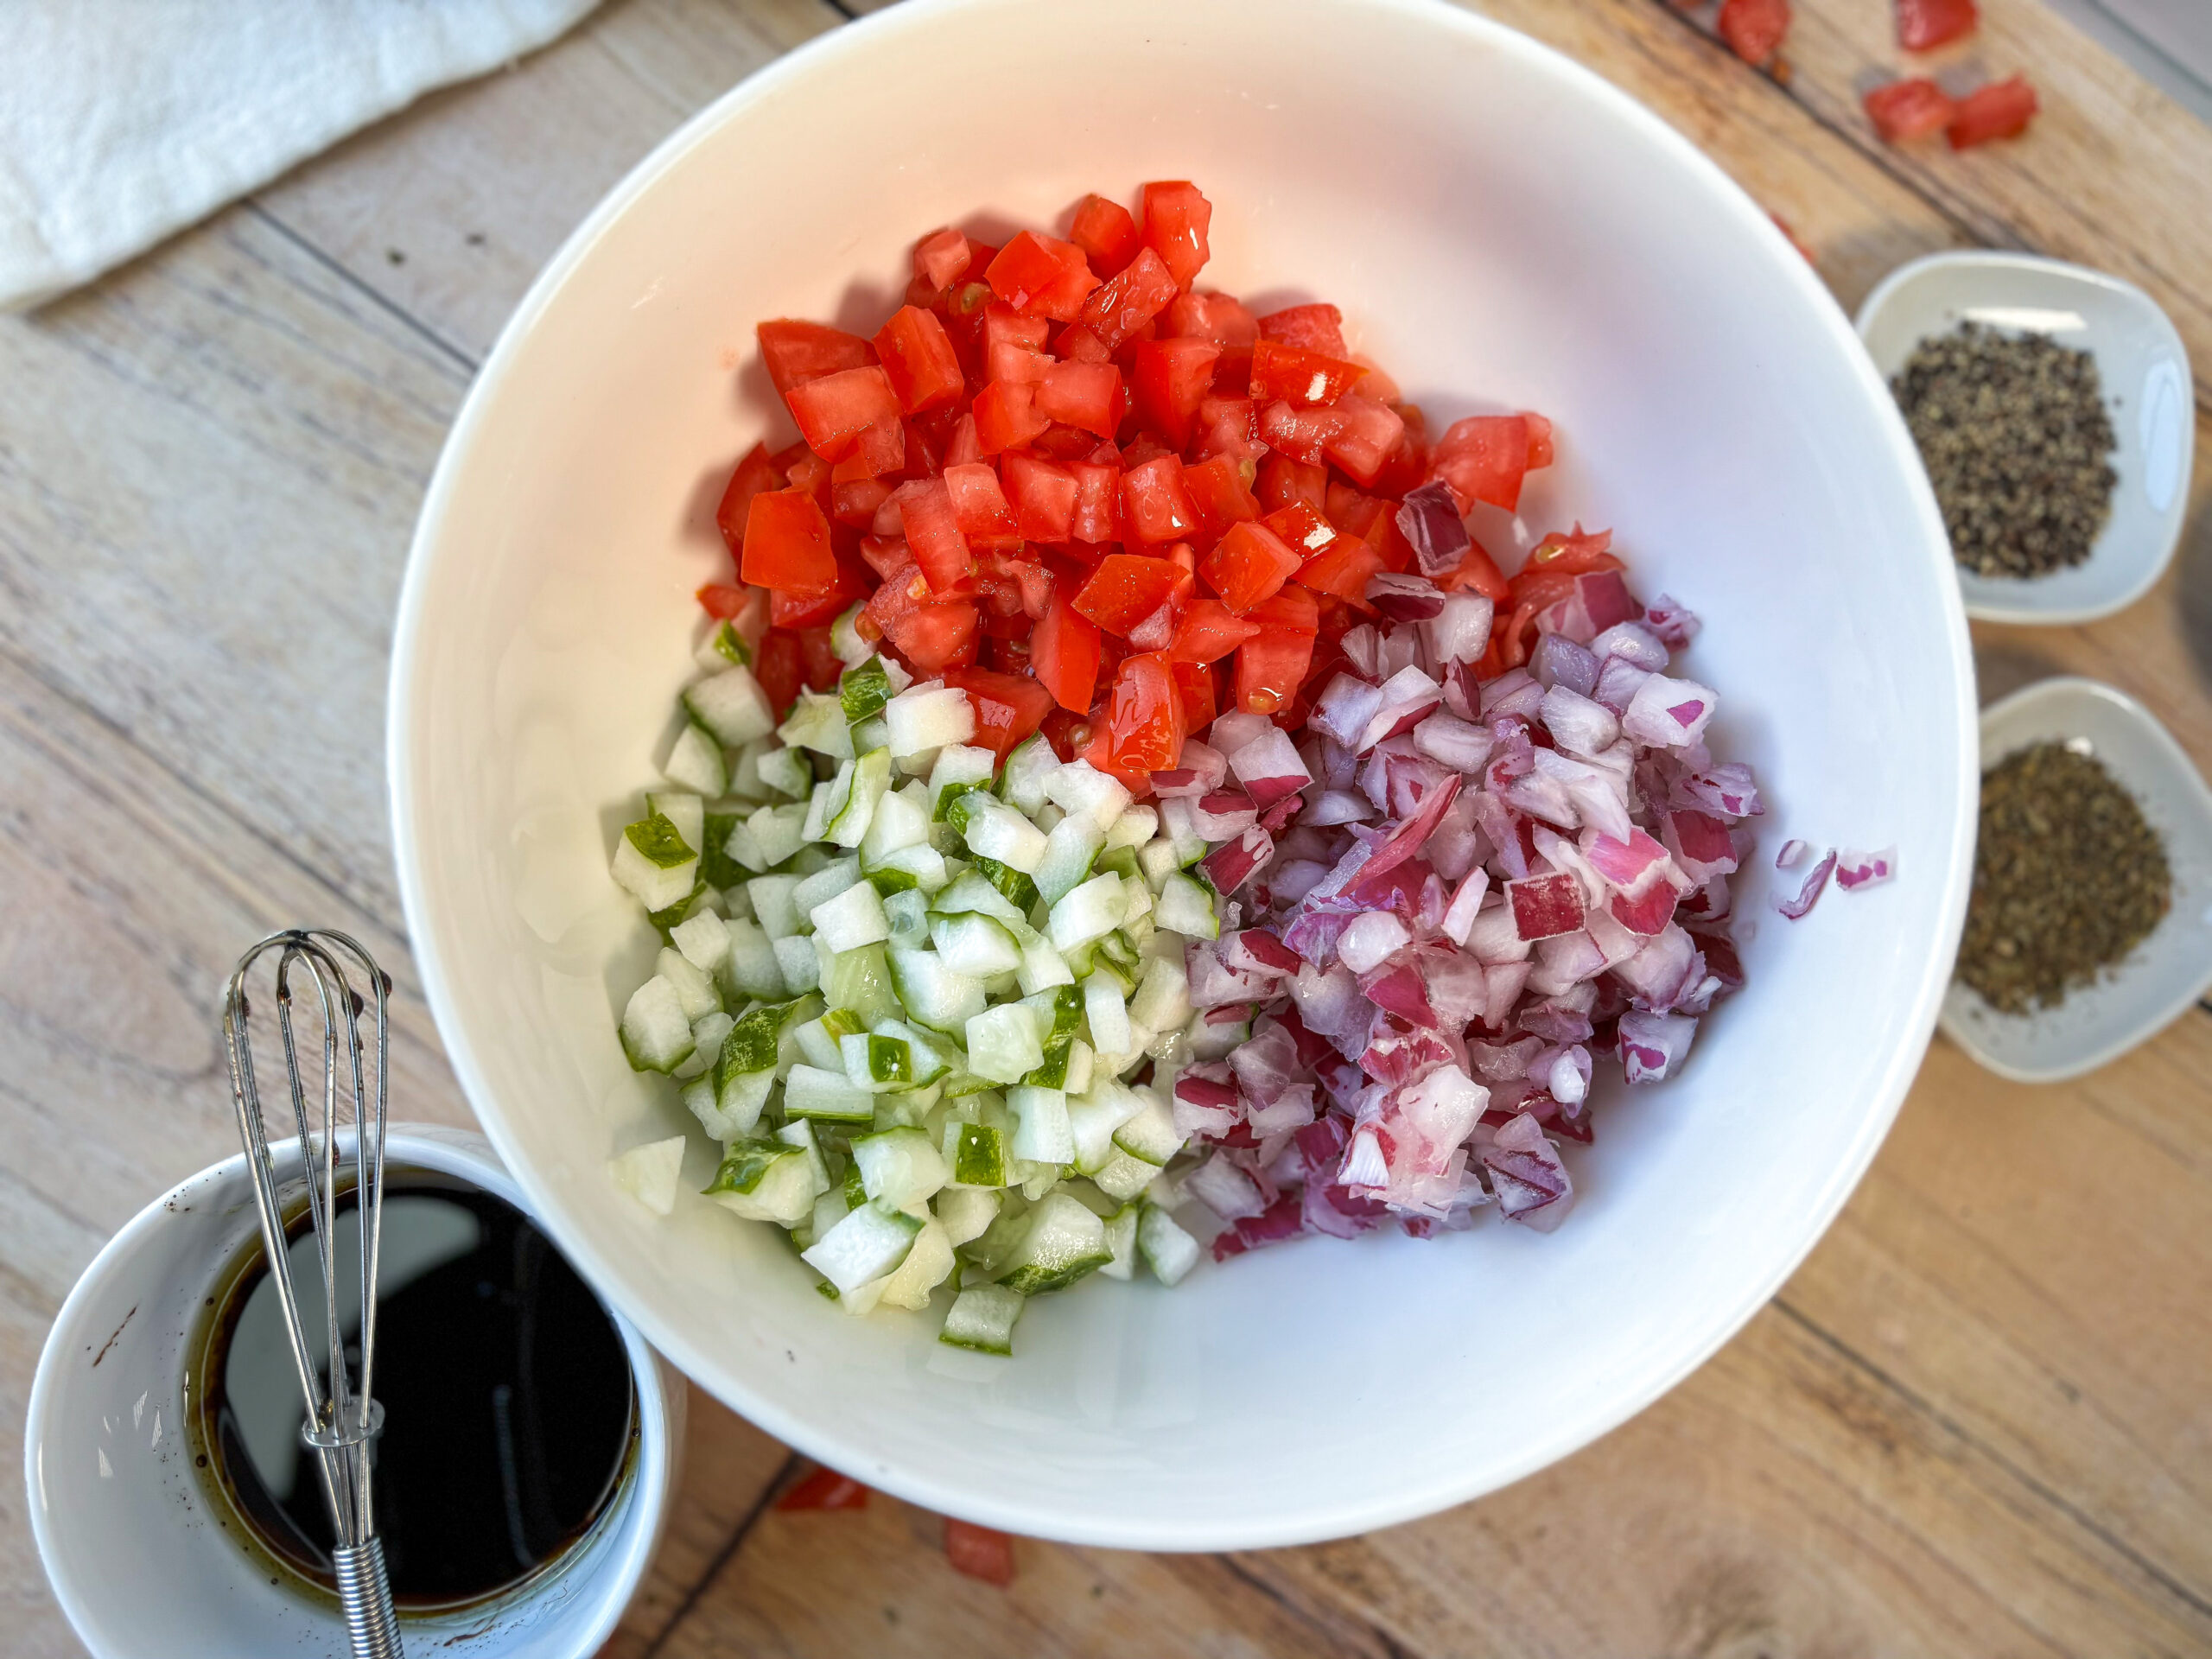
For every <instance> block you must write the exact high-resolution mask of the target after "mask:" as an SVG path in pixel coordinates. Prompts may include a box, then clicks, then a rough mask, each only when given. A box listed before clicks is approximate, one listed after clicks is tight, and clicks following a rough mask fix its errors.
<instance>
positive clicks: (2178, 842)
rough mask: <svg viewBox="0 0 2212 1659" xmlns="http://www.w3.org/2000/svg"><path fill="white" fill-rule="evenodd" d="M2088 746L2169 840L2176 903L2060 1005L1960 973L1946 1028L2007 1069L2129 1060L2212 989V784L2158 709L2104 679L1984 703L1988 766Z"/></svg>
mask: <svg viewBox="0 0 2212 1659" xmlns="http://www.w3.org/2000/svg"><path fill="white" fill-rule="evenodd" d="M2046 742H2060V743H2066V744H2069V745H2085V746H2086V752H2087V753H2090V754H2093V755H2094V756H2095V757H2096V758H2097V760H2100V761H2101V762H2102V763H2103V765H2104V766H2105V769H2106V770H2107V772H2110V773H2111V774H2112V776H2113V781H2114V782H2116V783H2118V784H2119V785H2120V787H2122V788H2123V789H2125V790H2126V791H2127V792H2128V793H2129V794H2131V795H2133V797H2134V798H2135V800H2136V803H2137V804H2138V805H2139V806H2140V807H2141V808H2142V809H2143V816H2144V817H2145V818H2146V819H2148V820H2149V821H2150V823H2151V827H2152V829H2156V830H2157V831H2158V834H2159V836H2160V837H2161V838H2162V839H2163V840H2164V842H2165V846H2166V860H2167V862H2168V864H2169V865H2170V866H2171V869H2172V872H2173V884H2174V885H2173V904H2172V906H2171V908H2169V909H2168V911H2167V912H2166V915H2165V918H2164V920H2163V921H2161V922H2160V923H2159V924H2158V926H2157V927H2156V928H2154V929H2153V930H2152V933H2151V936H2150V938H2147V939H2145V940H2144V941H2143V943H2142V944H2139V945H2138V946H2137V947H2136V948H2135V950H2134V951H2133V953H2132V954H2130V955H2129V956H2128V957H2126V959H2125V960H2124V961H2122V962H2121V963H2120V964H2119V965H2118V966H2117V967H2114V968H2113V969H2109V970H2107V972H2106V973H2105V974H2104V975H2103V976H2101V978H2099V979H2098V980H2097V981H2096V982H2094V984H2090V985H2085V986H2082V987H2079V988H2076V989H2075V990H2073V991H2070V992H2069V993H2068V995H2067V996H2066V998H2065V1000H2064V1001H2062V1002H2061V1003H2059V1004H2058V1006H2057V1007H2050V1008H2038V1009H2037V1010H2036V1011H2035V1012H2033V1013H2031V1014H1999V1012H1998V1011H1997V1010H1996V1009H1994V1008H1993V1007H1990V1006H1989V1004H1988V1003H1986V1002H1985V1001H1983V1000H1982V999H1981V997H1980V995H1977V994H1976V993H1975V992H1974V991H1972V990H1970V989H1968V988H1967V986H1966V985H1965V984H1964V983H1962V982H1960V981H1958V980H1953V981H1952V982H1951V987H1950V989H1949V991H1948V992H1947V993H1946V994H1945V995H1944V998H1943V1013H1942V1020H1941V1021H1940V1022H1939V1023H1940V1027H1941V1029H1942V1033H1943V1034H1944V1035H1945V1036H1946V1037H1948V1038H1949V1039H1951V1040H1952V1041H1953V1042H1955V1043H1956V1044H1957V1045H1958V1046H1960V1047H1961V1048H1963V1049H1964V1050H1966V1052H1967V1053H1968V1054H1970V1055H1972V1056H1973V1057H1974V1058H1975V1059H1976V1060H1978V1061H1980V1063H1981V1064H1982V1065H1985V1066H1986V1067H1988V1068H1989V1070H1991V1071H1994V1072H1996V1073H1997V1074H1998V1075H1999V1077H2010V1078H2012V1079H2013V1080H2014V1081H2015V1082H2018V1083H2057V1082H2059V1081H2061V1080H2063V1079H2064V1078H2067V1077H2079V1076H2081V1075H2082V1073H2083V1072H2085V1071H2094V1070H2095V1069H2096V1068H2097V1067H2098V1066H2101V1065H2104V1064H2105V1063H2106V1062H2107V1061H2108V1060H2113V1059H2117V1058H2119V1057H2120V1055H2122V1054H2124V1053H2126V1052H2127V1051H2128V1050H2129V1049H2131V1048H2133V1047H2134V1046H2136V1045H2137V1044H2138V1043H2140V1042H2143V1041H2145V1040H2146V1039H2149V1038H2151V1037H2152V1036H2153V1035H2155V1034H2156V1033H2158V1032H2159V1031H2160V1030H2162V1029H2164V1027H2165V1026H2166V1025H2167V1024H2169V1023H2170V1022H2171V1020H2174V1019H2175V1018H2176V1017H2177V1016H2178V1015H2180V1014H2183V1013H2184V1012H2186V1011H2187V1010H2188V1008H2189V1007H2190V1004H2191V1003H2193V1002H2195V1001H2196V1000H2197V999H2198V998H2199V997H2201V996H2202V995H2204V993H2205V991H2206V989H2207V988H2208V987H2212V789H2208V788H2206V786H2205V784H2204V779H2202V777H2201V776H2199V775H2198V773H2197V770H2196V766H2194V765H2193V764H2192V763H2191V762H2190V758H2189V756H2188V755H2187V754H2186V753H2183V749H2182V747H2181V745H2180V744H2178V743H2177V742H2176V741H2174V740H2173V737H2172V735H2171V734H2170V733H2169V732H2168V731H2167V730H2166V728H2164V727H2163V726H2161V725H2160V724H2159V723H2158V721H2157V719H2156V718H2155V717H2154V716H2153V715H2152V714H2151V712H2150V711H2149V710H2148V709H2145V708H2144V707H2143V705H2142V704H2140V703H2139V702H2136V701H2135V700H2134V699H2133V697H2130V696H2126V695H2125V694H2124V693H2122V692H2119V691H2115V690H2113V689H2112V688H2111V687H2110V686H2108V685H2100V684H2099V683H2097V682H2096V681H2094V680H2084V679H2075V678H2071V677H2062V678H2058V679H2050V680H2040V681H2037V683H2035V684H2033V685H2030V686H2026V687H2024V688H2023V689H2021V690H2018V691H2016V692H2014V693H2013V694H2012V696H2009V697H2006V698H2005V699H2004V701H2002V702H1998V703H1996V704H1993V706H1992V707H1990V708H1988V709H1985V710H1983V712H1982V716H1981V766H1982V770H1983V772H1987V771H1988V770H1989V769H1990V768H1991V767H1992V766H1995V765H1996V764H1997V763H1998V762H1999V761H2000V760H2004V759H2005V756H2007V755H2009V754H2012V753H2015V752H2016V751H2018V750H2020V749H2023V748H2025V747H2028V746H2029V745H2031V744H2034V743H2046Z"/></svg>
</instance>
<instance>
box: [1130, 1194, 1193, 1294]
mask: <svg viewBox="0 0 2212 1659" xmlns="http://www.w3.org/2000/svg"><path fill="white" fill-rule="evenodd" d="M1137 1254H1138V1255H1141V1256H1143V1257H1144V1264H1145V1266H1147V1268H1151V1269H1152V1274H1153V1277H1154V1278H1155V1279H1157V1280H1159V1281H1160V1283H1161V1284H1163V1285H1179V1284H1181V1283H1182V1282H1183V1277H1184V1275H1185V1274H1187V1273H1189V1272H1190V1270H1191V1269H1192V1267H1194V1266H1195V1265H1197V1262H1198V1240H1197V1239H1195V1238H1193V1237H1192V1236H1191V1235H1190V1234H1189V1233H1187V1232H1185V1230H1183V1229H1182V1227H1181V1226H1179V1224H1177V1222H1176V1220H1175V1217H1173V1216H1171V1215H1169V1214H1168V1213H1167V1212H1166V1211H1165V1210H1162V1209H1161V1208H1160V1206H1159V1205H1156V1204H1147V1205H1145V1207H1144V1213H1143V1214H1142V1215H1141V1216H1140V1217H1138V1219H1137Z"/></svg>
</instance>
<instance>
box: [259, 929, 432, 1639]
mask: <svg viewBox="0 0 2212 1659" xmlns="http://www.w3.org/2000/svg"><path fill="white" fill-rule="evenodd" d="M270 951H275V952H277V972H276V979H277V1028H278V1030H279V1031H280V1032H281V1033H282V1034H283V1042H284V1070H285V1072H286V1074H287V1077H288V1079H289V1083H290V1085H291V1096H292V1117H293V1121H294V1122H295V1123H296V1125H297V1127H298V1131H299V1145H300V1172H301V1174H302V1177H303V1178H304V1179H305V1181H306V1185H307V1195H308V1218H309V1220H310V1222H311V1223H312V1224H313V1227H314V1232H315V1260H316V1262H317V1264H318V1266H319V1268H320V1269H321V1278H322V1306H323V1325H324V1329H323V1331H322V1332H321V1346H323V1347H324V1348H326V1349H327V1376H326V1372H325V1367H324V1366H322V1365H321V1364H319V1363H318V1361H317V1356H316V1347H315V1344H311V1343H310V1342H309V1340H308V1332H307V1328H306V1325H305V1324H304V1322H303V1320H302V1317H301V1313H300V1299H299V1296H298V1294H297V1292H296V1288H295V1287H294V1285H293V1283H292V1273H291V1265H292V1264H291V1257H290V1254H289V1240H288V1239H287V1238H286V1236H285V1227H284V1216H283V1211H281V1210H280V1209H279V1208H278V1207H277V1169H276V1164H275V1160H274V1159H272V1158H271V1156H270V1150H269V1136H268V1134H267V1131H266V1129H265V1128H264V1125H263V1122H262V1113H261V1097H260V1095H259V1093H258V1092H257V1090H256V1089H255V1086H254V1077H253V1049H252V1045H251V1040H250V1039H249V1038H248V1036H247V1033H246V1021H247V1016H248V1007H247V999H246V978H247V976H248V974H249V973H250V972H251V969H252V968H253V965H254V963H256V962H257V961H258V960H259V959H260V958H261V957H263V956H264V954H266V953H268V952H270ZM349 968H350V969H351V973H350V975H349V971H348V970H349ZM296 969H303V970H304V972H305V974H306V976H308V978H310V979H311V980H312V981H313V982H314V991H315V995H314V999H313V1000H314V1001H315V1003H316V1004H317V1005H318V1008H317V1011H318V1012H319V1013H320V1014H321V1022H322V1090H321V1094H322V1100H321V1130H320V1132H318V1131H317V1129H316V1128H315V1124H314V1123H313V1122H310V1112H309V1107H308V1093H309V1091H308V1087H307V1081H306V1079H305V1077H302V1073H301V1069H300V1055H299V1048H298V1044H297V1042H296V1039H295V1035H294V1031H293V1006H292V977H293V975H294V972H295V970H296ZM356 978H358V979H359V981H360V982H362V989H365V991H366V992H367V994H368V995H367V996H366V997H364V995H362V993H361V991H360V990H357V989H356V988H355V986H354V979H356ZM390 993H391V982H390V981H389V980H387V979H386V978H385V976H384V974H383V972H382V971H381V970H380V969H378V967H377V965H376V963H375V962H374V961H373V960H372V959H371V957H370V956H369V953H368V952H367V951H366V950H363V949H362V948H361V946H360V945H359V944H357V943H356V942H355V941H353V939H350V938H347V937H346V935H345V934H343V933H334V932H329V931H323V930H320V929H312V930H310V929H299V928H292V929H288V930H286V931H283V932H282V933H272V934H270V936H269V937H268V938H265V939H264V940H262V941H261V943H260V944H257V945H255V946H254V947H253V949H252V950H249V951H247V952H246V953H245V956H244V957H240V958H239V960H238V968H237V969H236V971H234V972H233V973H232V975H231V982H230V988H229V990H228V992H227V993H226V995H225V998H224V1002H223V1039H224V1041H225V1043H226V1046H228V1047H229V1050H230V1056H231V1093H232V1099H233V1101H234V1102H235V1103H236V1105H237V1107H238V1139H239V1140H240V1141H241V1142H242V1143H243V1144H244V1146H245V1156H246V1166H247V1168H248V1169H249V1170H250V1171H251V1173H252V1175H253V1192H254V1201H255V1205H256V1206H257V1209H258V1210H259V1211H260V1216H261V1238H262V1243H263V1245H264V1248H265V1249H267V1251H268V1255H269V1264H270V1280H271V1281H273V1282H274V1283H275V1285H276V1287H277V1300H279V1302H280V1303H281V1304H282V1306H283V1314H284V1328H285V1331H286V1332H287V1334H289V1337H290V1338H291V1342H292V1357H293V1360H294V1361H295V1362H296V1363H297V1365H298V1367H299V1373H300V1389H301V1392H302V1395H303V1396H304V1398H305V1399H306V1402H307V1421H306V1422H305V1423H304V1424H302V1427H301V1429H300V1438H301V1439H302V1440H303V1441H304V1442H305V1443H306V1445H307V1446H308V1450H309V1451H310V1452H313V1453H314V1456H315V1465H316V1467H317V1468H318V1469H319V1470H320V1471H321V1475H322V1491H323V1497H325V1498H326V1499H327V1501H328V1503H329V1505H330V1520H331V1526H332V1529H333V1530H334V1533H335V1535H336V1539H337V1543H336V1548H334V1549H333V1550H332V1551H331V1559H332V1562H333V1565H334V1567H335V1569H336V1572H337V1577H338V1599H339V1602H340V1605H341V1607H342V1608H343V1609H344V1611H345V1615H346V1633H347V1635H348V1637H350V1639H351V1641H352V1644H353V1659H400V1646H399V1623H398V1620H397V1618H396V1617H395V1615H394V1613H393V1611H392V1605H391V1580H390V1579H389V1578H388V1577H387V1575H386V1573H385V1561H384V1546H383V1545H382V1544H381V1543H380V1542H379V1541H378V1538H377V1531H376V1512H375V1510H374V1508H373V1506H372V1503H371V1498H370V1488H369V1446H370V1442H371V1441H372V1440H374V1439H375V1438H376V1435H377V1432H378V1429H380V1428H381V1427H383V1425H384V1413H383V1410H382V1409H381V1408H379V1407H378V1404H377V1402H375V1400H374V1399H372V1397H371V1396H370V1392H369V1390H370V1379H371V1367H372V1364H373V1363H374V1359H375V1354H376V1331H377V1294H376V1293H377V1250H378V1243H379V1236H380V1233H381V1230H382V1224H383V1219H384V1130H385V1082H386V1079H385V1053H386V1050H385V1039H386V1036H387V1034H388V1031H389V1025H388V1017H389V1007H388V1001H389V997H390ZM302 1000H303V1001H306V1000H308V999H306V998H305V997H304V996H303V998H302ZM370 1001H373V1002H374V1005H375V1008H376V1044H375V1053H374V1057H373V1061H372V1060H371V1059H370V1057H369V1056H368V1055H367V1054H366V1053H365V1047H364V1045H363V1043H362V1040H361V1019H362V1016H363V1014H365V1012H366V1011H367V1008H368V1007H369V1003H370ZM371 1073H373V1074H374V1082H373V1089H374V1092H373V1094H372V1093H371V1087H372V1084H371V1082H370V1076H371ZM341 1116H350V1117H351V1119H352V1122H353V1135H352V1137H351V1146H352V1162H353V1171H352V1173H353V1190H354V1209H353V1221H354V1226H355V1229H356V1230H357V1237H356V1241H355V1242H356V1243H358V1245H359V1262H360V1295H361V1329H360V1376H359V1383H358V1385H357V1384H356V1383H355V1381H354V1379H353V1376H352V1373H351V1370H350V1368H349V1367H348V1365H347V1363H346V1341H345V1336H344V1333H343V1332H341V1331H340V1327H339V1320H338V1251H337V1245H338V1225H339V1222H338V1213H337V1199H338V1195H339V1191H340V1188H339V1185H338V1178H339V1175H340V1171H341V1168H342V1167H343V1160H341V1159H340V1150H339V1141H340V1135H339V1127H340V1118H341Z"/></svg>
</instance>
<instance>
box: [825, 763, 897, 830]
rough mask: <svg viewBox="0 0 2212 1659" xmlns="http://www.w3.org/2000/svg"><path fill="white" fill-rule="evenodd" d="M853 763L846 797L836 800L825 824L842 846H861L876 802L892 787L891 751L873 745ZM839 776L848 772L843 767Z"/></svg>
mask: <svg viewBox="0 0 2212 1659" xmlns="http://www.w3.org/2000/svg"><path fill="white" fill-rule="evenodd" d="M851 766H852V774H851V776H850V778H849V779H847V788H846V791H845V793H844V797H843V798H842V800H839V801H837V802H836V810H834V811H832V812H831V813H830V815H829V823H828V824H827V826H826V828H827V829H828V831H829V837H828V838H829V840H831V841H833V842H836V843H837V845H838V846H840V847H858V846H859V845H860V844H861V842H862V841H863V840H865V839H866V838H867V836H868V825H869V823H872V822H873V821H874V817H875V804H876V803H877V802H878V801H880V800H881V799H882V798H883V796H884V792H885V791H887V790H888V789H889V788H890V787H891V755H890V753H889V752H888V751H887V750H884V749H870V750H868V753H865V754H863V755H861V757H860V759H859V760H855V761H853V762H851ZM838 776H839V778H841V779H844V778H845V776H846V774H845V773H844V772H843V770H842V768H841V769H840V770H839V772H838Z"/></svg>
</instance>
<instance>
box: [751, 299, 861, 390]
mask: <svg viewBox="0 0 2212 1659" xmlns="http://www.w3.org/2000/svg"><path fill="white" fill-rule="evenodd" d="M753 334H754V336H755V338H757V339H758V340H760V357H761V360H762V361H763V362H765V363H766V365H768V378H769V379H770V380H772V381H773V382H774V383H775V387H776V395H777V396H778V397H784V398H786V399H788V398H789V397H791V389H792V388H793V387H794V386H803V385H805V384H806V383H807V382H808V381H810V380H819V379H820V378H822V377H823V375H825V374H836V373H838V372H841V371H842V370H845V369H858V368H865V367H866V366H867V365H869V364H870V363H873V362H874V361H875V357H874V353H873V352H871V351H870V350H869V348H868V341H866V340H862V339H861V337H860V336H859V335H858V334H847V333H846V332H845V331H844V330H843V329H842V328H832V327H829V326H828V325H827V324H826V323H819V322H805V321H800V320H799V319H798V318H795V317H778V318H775V319H773V320H772V321H767V322H764V323H762V324H761V325H760V327H757V328H755V329H754V330H753Z"/></svg>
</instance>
